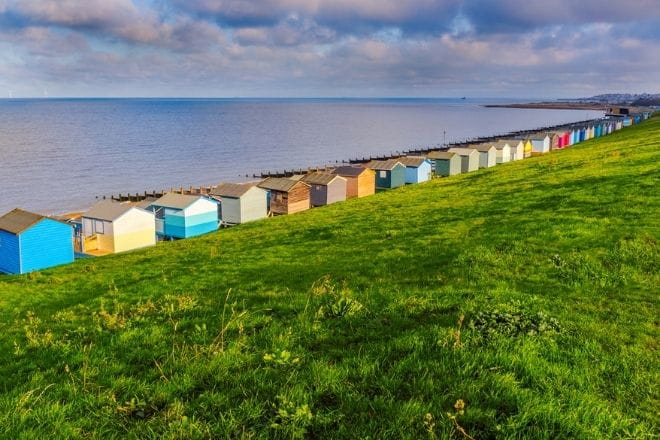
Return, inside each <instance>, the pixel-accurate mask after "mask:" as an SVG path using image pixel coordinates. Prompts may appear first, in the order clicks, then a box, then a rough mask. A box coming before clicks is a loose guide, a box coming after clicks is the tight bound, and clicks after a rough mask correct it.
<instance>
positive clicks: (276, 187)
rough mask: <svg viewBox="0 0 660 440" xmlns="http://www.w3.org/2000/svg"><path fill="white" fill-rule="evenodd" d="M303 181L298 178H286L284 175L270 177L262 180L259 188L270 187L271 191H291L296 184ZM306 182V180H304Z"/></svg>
mask: <svg viewBox="0 0 660 440" xmlns="http://www.w3.org/2000/svg"><path fill="white" fill-rule="evenodd" d="M298 183H301V182H299V181H297V180H291V179H286V178H284V177H269V178H268V179H266V180H264V181H262V182H261V183H260V184H259V185H258V186H259V188H264V189H269V190H271V191H282V192H289V191H290V190H291V188H293V187H294V186H295V185H296V184H298ZM302 183H304V182H302Z"/></svg>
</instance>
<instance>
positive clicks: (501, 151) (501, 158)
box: [495, 145, 511, 163]
mask: <svg viewBox="0 0 660 440" xmlns="http://www.w3.org/2000/svg"><path fill="white" fill-rule="evenodd" d="M510 160H511V147H509V146H508V145H504V146H503V147H502V148H498V149H497V151H496V152H495V163H505V162H509V161H510Z"/></svg>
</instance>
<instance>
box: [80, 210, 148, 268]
mask: <svg viewBox="0 0 660 440" xmlns="http://www.w3.org/2000/svg"><path fill="white" fill-rule="evenodd" d="M81 222H82V231H81V236H82V240H81V243H82V245H81V249H80V251H81V252H82V253H85V254H88V255H96V256H100V255H106V254H112V253H117V252H125V251H130V250H133V249H140V248H143V247H147V246H153V245H155V244H156V221H155V217H154V213H153V212H152V211H147V210H144V209H142V208H138V207H136V206H134V205H131V204H128V203H119V202H114V201H110V200H103V201H101V202H99V203H97V204H96V205H94V206H92V208H91V209H90V210H89V211H87V212H85V213H84V214H82V216H81Z"/></svg>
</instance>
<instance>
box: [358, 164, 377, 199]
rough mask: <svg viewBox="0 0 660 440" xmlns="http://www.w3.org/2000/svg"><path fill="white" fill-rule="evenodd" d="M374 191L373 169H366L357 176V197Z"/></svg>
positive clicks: (368, 194)
mask: <svg viewBox="0 0 660 440" xmlns="http://www.w3.org/2000/svg"><path fill="white" fill-rule="evenodd" d="M375 192H376V178H375V173H374V171H373V170H367V171H366V172H364V173H362V174H360V175H359V176H358V178H357V197H366V196H370V195H372V194H374V193H375Z"/></svg>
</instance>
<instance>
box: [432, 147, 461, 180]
mask: <svg viewBox="0 0 660 440" xmlns="http://www.w3.org/2000/svg"><path fill="white" fill-rule="evenodd" d="M426 158H427V159H428V160H430V161H431V164H432V167H433V172H434V173H435V175H436V176H443V177H447V176H454V175H456V174H461V156H459V155H458V154H456V153H450V152H449V151H431V152H430V153H428V154H427V155H426Z"/></svg>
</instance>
